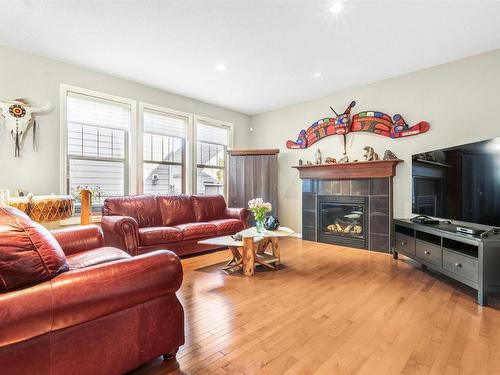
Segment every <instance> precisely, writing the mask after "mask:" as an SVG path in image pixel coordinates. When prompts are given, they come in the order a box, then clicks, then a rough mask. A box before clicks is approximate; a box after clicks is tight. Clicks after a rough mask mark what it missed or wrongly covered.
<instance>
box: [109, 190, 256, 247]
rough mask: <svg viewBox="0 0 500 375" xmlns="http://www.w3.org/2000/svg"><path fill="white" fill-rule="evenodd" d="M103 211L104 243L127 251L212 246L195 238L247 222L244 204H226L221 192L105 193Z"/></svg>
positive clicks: (236, 228) (224, 232) (228, 232)
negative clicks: (108, 195)
mask: <svg viewBox="0 0 500 375" xmlns="http://www.w3.org/2000/svg"><path fill="white" fill-rule="evenodd" d="M102 213H103V217H102V221H101V226H102V229H103V231H104V237H105V241H106V244H107V245H109V246H114V247H118V248H120V249H123V250H125V251H127V252H128V253H129V254H131V255H137V254H143V253H146V252H149V251H152V250H157V249H169V250H172V251H174V252H175V253H176V254H177V255H186V254H193V253H197V252H201V251H206V250H210V249H214V248H217V246H213V245H212V246H211V245H202V244H199V243H198V241H201V240H204V239H208V238H213V237H219V236H226V235H231V234H234V233H236V232H239V231H241V230H243V229H245V228H247V220H248V215H249V212H248V210H246V209H244V208H227V207H226V201H225V200H224V197H223V196H222V195H204V196H201V195H200V196H196V195H192V196H191V195H132V196H126V197H118V198H107V199H106V200H105V201H104V205H103V211H102Z"/></svg>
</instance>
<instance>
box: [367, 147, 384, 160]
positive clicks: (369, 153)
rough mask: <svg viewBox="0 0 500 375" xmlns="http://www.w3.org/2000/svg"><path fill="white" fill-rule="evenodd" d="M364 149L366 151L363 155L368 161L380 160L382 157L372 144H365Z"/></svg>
mask: <svg viewBox="0 0 500 375" xmlns="http://www.w3.org/2000/svg"><path fill="white" fill-rule="evenodd" d="M363 150H364V151H365V154H364V155H363V157H364V158H365V160H366V161H376V160H380V157H379V156H378V154H377V153H376V152H375V150H374V149H373V147H371V146H365V147H364V148H363Z"/></svg>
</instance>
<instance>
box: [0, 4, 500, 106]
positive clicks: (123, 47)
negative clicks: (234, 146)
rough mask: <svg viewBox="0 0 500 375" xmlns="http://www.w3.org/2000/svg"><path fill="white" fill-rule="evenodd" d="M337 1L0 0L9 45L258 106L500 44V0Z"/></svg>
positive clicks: (215, 99) (0, 35)
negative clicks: (337, 6)
mask: <svg viewBox="0 0 500 375" xmlns="http://www.w3.org/2000/svg"><path fill="white" fill-rule="evenodd" d="M330 5H331V0H330V1H176V2H173V1H145V0H144V1H102V0H101V1H76V0H74V1H70V0H67V1H51V2H49V1H5V0H3V1H2V0H0V44H4V45H8V46H11V47H15V48H19V49H22V50H26V51H30V52H34V53H37V54H40V55H44V56H48V57H52V58H55V59H58V60H62V61H65V62H69V63H73V64H78V65H81V66H84V67H88V68H91V69H94V70H97V71H101V72H106V73H109V74H112V75H115V76H119V77H123V78H127V79H130V80H134V81H137V82H141V83H144V84H147V85H151V86H155V87H158V88H161V89H164V90H167V91H171V92H175V93H178V94H182V95H186V96H189V97H193V98H196V99H200V100H203V101H206V102H209V103H213V104H217V105H220V106H224V107H227V108H231V109H234V110H237V111H240V112H244V113H248V114H254V113H260V112H264V111H268V110H271V109H275V108H278V107H282V106H285V105H289V104H293V103H297V102H301V101H304V100H308V99H312V98H316V97H321V96H324V95H328V94H332V93H335V92H339V91H342V90H343V89H346V88H349V87H353V86H358V85H362V84H366V83H369V82H374V81H378V80H381V79H384V78H388V77H392V76H397V75H400V74H403V73H407V72H412V71H415V70H419V69H422V68H426V67H430V66H433V65H437V64H442V63H445V62H449V61H452V60H456V59H459V58H462V57H465V56H470V55H474V54H478V53H481V52H484V51H488V50H493V49H497V48H500V2H499V1H459V0H456V1H421V0H414V1H402V0H392V1H356V0H350V1H349V0H347V1H345V10H344V12H342V14H341V15H340V16H335V15H333V14H332V13H331V12H329V7H330ZM221 63H222V64H225V65H227V69H226V70H225V71H223V72H220V71H217V70H216V69H215V66H216V65H217V64H221ZM0 66H1V62H0ZM314 72H321V73H322V76H321V77H319V78H314V77H313V73H314Z"/></svg>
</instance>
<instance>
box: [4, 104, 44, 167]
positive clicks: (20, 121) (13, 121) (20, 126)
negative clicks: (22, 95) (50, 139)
mask: <svg viewBox="0 0 500 375" xmlns="http://www.w3.org/2000/svg"><path fill="white" fill-rule="evenodd" d="M50 110H51V106H50V103H47V104H46V105H44V106H43V107H32V106H30V105H29V103H28V102H27V101H26V100H24V99H15V100H11V101H5V102H0V119H1V120H2V122H3V124H4V125H5V128H6V129H7V131H8V132H9V133H10V135H11V137H12V140H13V141H14V147H15V151H14V156H15V157H16V158H17V157H19V156H21V147H22V145H23V142H24V139H25V138H26V134H27V133H28V131H29V130H30V128H33V148H35V147H36V138H35V137H36V121H35V119H34V118H33V115H36V114H40V113H47V112H49V111H50Z"/></svg>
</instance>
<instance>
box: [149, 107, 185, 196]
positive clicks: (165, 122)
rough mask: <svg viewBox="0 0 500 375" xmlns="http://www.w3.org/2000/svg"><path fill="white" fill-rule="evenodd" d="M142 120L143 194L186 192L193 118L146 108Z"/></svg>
mask: <svg viewBox="0 0 500 375" xmlns="http://www.w3.org/2000/svg"><path fill="white" fill-rule="evenodd" d="M142 117H143V177H142V181H143V192H144V193H145V194H155V193H161V194H180V193H184V192H185V191H186V173H185V170H186V139H187V131H188V126H189V120H190V117H189V115H188V114H185V115H184V114H178V113H174V112H163V111H160V110H154V109H150V108H144V110H143V116H142Z"/></svg>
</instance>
